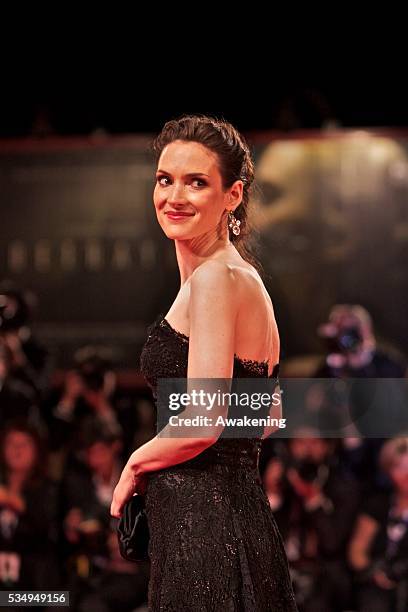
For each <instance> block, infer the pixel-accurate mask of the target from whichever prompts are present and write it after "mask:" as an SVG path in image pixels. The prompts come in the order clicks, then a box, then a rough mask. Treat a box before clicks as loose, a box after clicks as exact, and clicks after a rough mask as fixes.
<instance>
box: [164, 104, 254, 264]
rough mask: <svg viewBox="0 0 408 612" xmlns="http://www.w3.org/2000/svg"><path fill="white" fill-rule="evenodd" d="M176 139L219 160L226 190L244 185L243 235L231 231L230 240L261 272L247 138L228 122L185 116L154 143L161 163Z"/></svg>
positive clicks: (238, 214)
mask: <svg viewBox="0 0 408 612" xmlns="http://www.w3.org/2000/svg"><path fill="white" fill-rule="evenodd" d="M175 140H184V141H192V142H198V143H199V144H202V145H203V146H205V147H207V148H208V149H209V150H210V151H212V152H213V153H215V154H216V155H217V157H218V161H219V167H220V173H221V177H222V183H223V188H224V189H228V188H229V187H231V186H232V185H233V183H234V182H235V181H237V180H241V181H242V182H243V184H244V185H243V195H242V201H241V203H240V204H239V205H238V206H237V208H236V209H235V211H234V216H235V218H236V219H239V220H240V222H241V225H240V230H241V231H240V234H239V236H236V235H235V234H234V233H233V232H232V231H230V240H231V242H233V243H234V245H235V246H236V248H237V250H238V252H239V253H240V255H241V256H242V257H243V258H244V259H245V260H246V261H248V263H250V264H251V265H253V266H254V267H255V268H256V269H257V270H258V272H262V266H261V264H260V262H259V260H258V259H257V257H256V255H255V253H254V250H255V246H256V245H255V235H254V234H255V232H254V228H253V227H252V226H251V225H250V221H249V214H248V213H249V207H250V195H251V187H252V184H253V181H254V163H253V160H252V156H251V152H250V150H249V147H248V144H247V142H246V140H245V138H244V137H243V136H242V135H241V134H240V133H239V132H238V130H237V129H236V128H235V127H234V126H233V125H231V123H229V122H228V121H226V120H224V119H218V118H216V117H211V116H208V115H200V114H194V115H182V116H181V117H178V118H177V119H172V120H170V121H167V123H165V125H164V127H163V129H162V131H161V132H160V134H159V135H158V136H157V137H156V139H155V140H154V142H153V150H154V152H155V153H156V160H157V161H158V160H159V158H160V155H161V153H162V151H163V149H164V148H165V147H166V146H167V145H168V144H170V143H171V142H174V141H175Z"/></svg>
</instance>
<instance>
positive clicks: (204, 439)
mask: <svg viewBox="0 0 408 612" xmlns="http://www.w3.org/2000/svg"><path fill="white" fill-rule="evenodd" d="M238 303H239V300H238V299H237V289H236V286H235V274H234V272H233V271H232V270H231V269H230V268H229V267H228V266H227V265H226V264H223V263H222V262H218V261H208V262H206V263H204V264H202V265H201V266H199V268H197V269H196V271H195V272H194V273H193V275H192V277H191V286H190V305H189V316H190V332H189V338H190V340H189V353H188V369H187V379H188V381H187V391H188V392H191V391H192V390H193V389H197V390H198V389H200V390H204V391H206V390H207V391H209V392H211V393H214V390H215V388H216V387H218V388H219V387H220V386H221V387H223V388H222V389H221V391H228V390H229V387H230V381H231V377H232V374H233V367H234V340H235V322H236V316H237V312H238ZM214 379H222V380H219V381H214ZM218 383H219V384H218ZM227 383H229V384H228V389H227V388H226V385H227ZM227 411H228V406H226V407H225V406H223V405H219V404H216V405H214V406H213V407H212V409H211V410H206V407H205V406H199V407H194V406H187V407H186V409H185V410H184V411H183V413H182V414H181V415H180V416H182V417H183V418H189V417H194V416H197V415H202V416H207V417H211V418H212V424H209V425H206V426H205V427H204V428H203V429H202V430H201V433H202V435H201V436H200V435H198V434H199V431H200V430H198V429H196V428H194V427H193V428H192V427H190V428H189V427H185V428H184V430H183V429H182V430H181V431H180V429H179V428H177V432H176V433H174V427H172V426H171V425H166V427H165V428H164V429H163V430H162V431H161V432H160V434H159V435H156V436H155V437H154V438H153V439H152V440H149V442H146V444H143V446H141V447H140V448H138V449H137V450H135V451H134V452H133V453H132V454H131V456H130V457H129V460H128V462H127V464H126V465H125V468H124V470H123V472H122V476H121V480H120V481H119V483H118V485H117V487H116V489H115V492H114V500H113V502H112V506H111V513H112V514H113V516H120V512H121V509H122V508H123V505H124V503H126V501H127V499H129V498H130V497H131V495H132V493H131V491H134V490H135V486H136V484H137V480H138V479H139V478H141V477H142V476H143V475H144V474H145V473H147V472H151V471H155V470H160V469H163V468H166V467H169V466H171V465H176V464H178V463H183V462H184V461H187V460H188V459H192V458H193V457H195V456H196V455H199V454H200V453H201V452H203V451H204V450H205V449H206V448H208V447H209V446H211V445H212V444H214V442H216V440H217V439H218V438H219V436H220V435H221V432H222V430H223V427H222V426H216V424H215V422H216V418H217V417H218V416H220V415H221V416H226V414H227ZM183 433H184V434H185V435H183ZM174 435H177V437H174ZM193 436H194V437H193ZM121 481H122V482H121ZM121 485H123V486H121ZM118 487H119V488H118Z"/></svg>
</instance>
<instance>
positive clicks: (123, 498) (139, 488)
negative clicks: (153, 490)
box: [110, 464, 147, 518]
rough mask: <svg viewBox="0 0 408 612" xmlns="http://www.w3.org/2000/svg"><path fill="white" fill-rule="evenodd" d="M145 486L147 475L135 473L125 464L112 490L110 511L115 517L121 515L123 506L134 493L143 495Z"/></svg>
mask: <svg viewBox="0 0 408 612" xmlns="http://www.w3.org/2000/svg"><path fill="white" fill-rule="evenodd" d="M146 487H147V475H146V474H136V473H135V471H134V470H132V468H131V467H130V466H129V464H126V465H125V467H124V468H123V470H122V474H121V475H120V478H119V482H118V484H117V485H116V487H115V490H114V491H113V497H112V503H111V508H110V513H111V515H112V516H114V517H115V518H120V517H121V516H122V512H123V507H124V505H125V504H126V503H127V502H128V501H129V499H130V498H131V497H132V496H133V495H134V494H135V493H138V494H139V495H144V494H145V492H146Z"/></svg>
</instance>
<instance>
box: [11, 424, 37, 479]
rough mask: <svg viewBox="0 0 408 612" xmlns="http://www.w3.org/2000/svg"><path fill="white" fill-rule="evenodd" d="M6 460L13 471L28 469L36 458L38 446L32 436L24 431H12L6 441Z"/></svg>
mask: <svg viewBox="0 0 408 612" xmlns="http://www.w3.org/2000/svg"><path fill="white" fill-rule="evenodd" d="M3 452H4V460H5V463H6V465H7V467H8V468H9V469H10V470H13V471H26V470H29V469H31V468H32V466H33V465H34V463H35V460H36V446H35V443H34V441H33V440H32V438H31V436H29V435H28V434H26V433H25V432H23V431H11V432H10V433H9V434H8V436H7V437H6V440H5V443H4V450H3Z"/></svg>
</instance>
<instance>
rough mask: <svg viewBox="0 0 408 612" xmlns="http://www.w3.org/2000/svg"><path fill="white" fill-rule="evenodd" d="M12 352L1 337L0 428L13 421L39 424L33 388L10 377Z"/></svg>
mask: <svg viewBox="0 0 408 612" xmlns="http://www.w3.org/2000/svg"><path fill="white" fill-rule="evenodd" d="M11 359H12V355H11V351H10V349H9V347H8V346H7V344H6V343H5V342H4V340H3V339H2V338H1V336H0V427H1V428H3V427H4V426H5V425H6V424H7V423H8V422H9V421H11V420H13V419H16V418H18V419H26V420H27V421H29V422H31V423H33V424H39V412H38V409H37V406H36V405H35V394H34V392H33V390H32V388H31V387H29V386H28V385H26V384H25V383H23V382H21V381H19V380H15V379H13V378H11V376H10V366H11Z"/></svg>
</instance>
